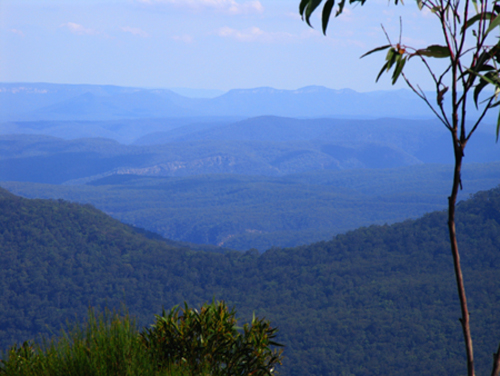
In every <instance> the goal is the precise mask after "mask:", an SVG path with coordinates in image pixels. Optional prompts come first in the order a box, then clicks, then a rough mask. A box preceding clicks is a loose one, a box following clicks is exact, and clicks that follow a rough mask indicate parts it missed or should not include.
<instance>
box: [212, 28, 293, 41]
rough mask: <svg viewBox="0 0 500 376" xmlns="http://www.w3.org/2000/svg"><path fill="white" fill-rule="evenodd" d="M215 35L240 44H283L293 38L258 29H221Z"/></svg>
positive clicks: (285, 34)
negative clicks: (234, 40)
mask: <svg viewBox="0 0 500 376" xmlns="http://www.w3.org/2000/svg"><path fill="white" fill-rule="evenodd" d="M217 35H219V36H220V37H223V38H233V39H236V40H239V41H241V42H265V43H273V42H284V41H290V40H292V39H294V36H293V35H292V34H289V33H282V32H280V33H270V32H266V31H263V30H261V29H260V28H258V27H255V26H254V27H251V28H249V29H245V30H236V29H232V28H230V27H227V26H225V27H222V28H220V29H219V30H218V32H217Z"/></svg>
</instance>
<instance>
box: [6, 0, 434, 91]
mask: <svg viewBox="0 0 500 376" xmlns="http://www.w3.org/2000/svg"><path fill="white" fill-rule="evenodd" d="M298 4H299V0H98V1H97V0H0V82H49V83H71V84H109V85H119V86H132V87H144V88H192V89H217V90H223V91H227V90H230V89H247V88H256V87H263V86H267V87H273V88H276V89H287V90H293V89H298V88H301V87H304V86H309V85H322V86H326V87H329V88H332V89H344V88H350V89H353V90H356V91H360V92H366V91H374V90H388V89H400V88H403V87H405V85H404V83H403V82H401V83H397V84H396V85H395V86H392V85H391V82H390V76H389V75H386V76H385V77H382V78H381V79H380V80H379V83H375V77H376V76H377V74H378V71H379V70H380V68H381V66H382V65H383V62H384V57H385V54H384V53H378V54H373V55H370V56H368V57H366V58H363V59H360V56H361V55H362V54H363V53H365V52H367V51H368V50H371V49H373V48H375V47H377V46H380V45H384V44H387V41H386V37H385V35H384V33H383V31H382V28H381V24H383V26H384V28H385V29H386V30H387V33H388V35H389V37H390V38H391V39H392V40H394V41H397V40H398V39H399V34H400V17H401V20H402V25H403V33H402V41H403V42H404V43H406V44H410V45H412V46H415V47H417V48H423V47H425V46H427V45H429V44H434V43H440V42H441V40H440V39H439V37H440V33H439V29H437V28H436V27H437V25H436V23H435V22H434V21H435V20H434V18H433V15H432V14H430V13H429V12H425V11H419V10H418V8H417V6H416V4H415V3H414V2H409V3H405V5H404V6H401V5H398V6H395V5H394V4H393V3H389V2H388V1H387V0H368V1H367V3H366V4H365V5H364V6H362V7H361V6H356V7H352V6H346V9H345V11H344V13H343V14H342V15H341V16H339V17H338V18H335V19H332V20H331V22H330V27H329V30H328V33H327V36H324V35H323V34H322V33H321V32H320V26H321V25H320V19H319V16H320V12H316V13H317V14H316V15H314V16H313V20H312V23H313V26H314V28H310V27H308V26H307V24H306V23H305V22H303V21H302V20H301V18H300V16H299V14H298ZM414 60H415V61H411V62H410V63H411V64H409V65H408V68H407V69H408V72H409V75H410V77H411V78H412V80H413V82H414V83H416V84H420V85H421V87H423V88H424V89H426V90H427V89H430V88H431V86H430V81H429V79H428V78H427V76H426V74H425V71H424V70H423V69H422V66H420V65H419V64H418V62H417V61H416V59H414Z"/></svg>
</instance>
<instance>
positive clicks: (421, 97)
mask: <svg viewBox="0 0 500 376" xmlns="http://www.w3.org/2000/svg"><path fill="white" fill-rule="evenodd" d="M401 75H402V76H403V79H404V80H405V82H406V84H407V85H408V87H409V88H410V89H411V90H412V91H413V92H414V93H415V94H416V95H417V96H419V97H420V99H422V100H423V101H424V102H425V103H426V104H427V106H429V108H430V109H431V111H432V112H434V115H436V117H437V118H438V119H439V120H441V122H442V123H443V124H444V126H445V127H446V128H448V129H449V130H451V128H450V125H449V121H448V119H447V117H446V116H445V117H444V118H443V117H442V116H441V115H440V114H439V113H438V112H437V111H436V109H435V108H434V106H433V105H432V104H431V103H430V102H429V99H427V96H426V95H425V93H424V91H423V90H422V89H421V88H420V87H418V89H419V90H420V91H419V90H417V89H416V88H415V87H414V86H413V85H412V83H411V82H410V80H409V79H408V78H407V77H406V75H405V74H404V72H403V73H401ZM445 115H446V114H445Z"/></svg>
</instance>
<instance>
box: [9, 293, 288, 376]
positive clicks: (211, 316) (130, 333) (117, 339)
mask: <svg viewBox="0 0 500 376" xmlns="http://www.w3.org/2000/svg"><path fill="white" fill-rule="evenodd" d="M179 312H180V311H179V308H178V307H174V308H173V309H172V310H171V311H169V312H168V313H167V312H166V311H165V310H163V313H162V315H161V316H160V315H159V316H157V321H156V323H155V324H154V325H152V327H151V328H149V329H144V330H143V331H142V332H140V331H139V330H138V329H137V325H136V323H135V321H134V320H133V319H132V318H130V316H129V315H128V314H127V315H120V314H118V313H111V312H110V311H108V310H106V311H105V312H104V313H103V314H96V313H95V312H94V311H93V310H92V309H89V312H88V319H87V321H86V323H85V324H84V325H79V324H75V325H74V326H73V328H72V329H71V330H70V331H63V332H62V334H61V335H60V336H59V337H58V338H56V339H53V340H52V341H50V342H48V341H46V340H44V341H42V342H41V343H38V344H33V343H32V342H28V341H26V342H24V343H23V344H22V345H20V346H18V345H17V344H16V345H14V346H12V347H11V348H10V349H9V350H8V351H7V353H6V354H5V356H4V360H0V374H1V375H6V376H129V375H130V376H132V375H134V376H135V375H141V376H166V375H168V376H184V375H228V376H229V375H250V374H251V375H271V374H272V373H273V371H274V367H275V365H276V364H280V363H281V359H282V355H281V353H282V351H281V350H280V351H278V350H272V349H271V346H281V345H279V344H278V343H276V342H274V341H273V339H274V338H275V337H276V331H277V329H276V328H271V327H270V324H269V322H268V321H267V320H265V319H257V318H254V319H253V320H252V322H251V324H245V325H244V326H243V328H241V329H242V330H243V332H242V333H240V331H238V328H237V327H236V321H237V320H236V318H235V315H236V312H235V311H234V309H232V310H229V309H228V307H227V305H226V304H225V303H224V302H212V303H211V304H205V305H203V307H202V308H201V310H200V311H199V312H198V310H196V309H194V308H189V307H188V306H187V304H185V308H184V310H183V311H182V313H181V314H179Z"/></svg>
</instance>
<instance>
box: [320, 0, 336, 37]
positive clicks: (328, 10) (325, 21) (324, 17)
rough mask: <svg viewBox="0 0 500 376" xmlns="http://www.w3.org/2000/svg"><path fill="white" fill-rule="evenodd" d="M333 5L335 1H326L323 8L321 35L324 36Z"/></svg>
mask: <svg viewBox="0 0 500 376" xmlns="http://www.w3.org/2000/svg"><path fill="white" fill-rule="evenodd" d="M334 5H335V0H328V1H327V2H326V3H325V6H324V7H323V14H322V20H321V21H322V25H323V34H325V35H326V28H327V27H328V21H330V15H331V13H332V8H333V6H334Z"/></svg>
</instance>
